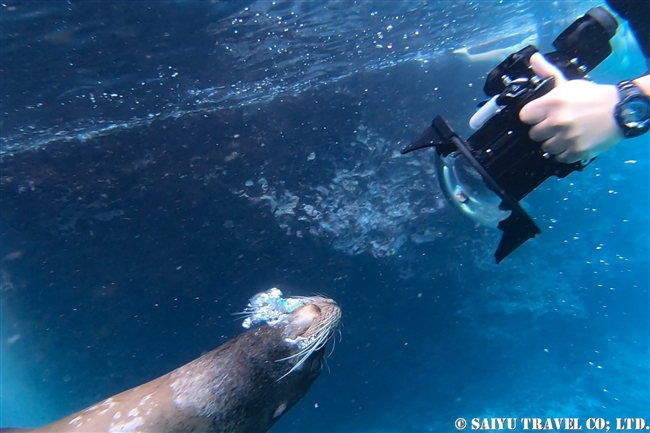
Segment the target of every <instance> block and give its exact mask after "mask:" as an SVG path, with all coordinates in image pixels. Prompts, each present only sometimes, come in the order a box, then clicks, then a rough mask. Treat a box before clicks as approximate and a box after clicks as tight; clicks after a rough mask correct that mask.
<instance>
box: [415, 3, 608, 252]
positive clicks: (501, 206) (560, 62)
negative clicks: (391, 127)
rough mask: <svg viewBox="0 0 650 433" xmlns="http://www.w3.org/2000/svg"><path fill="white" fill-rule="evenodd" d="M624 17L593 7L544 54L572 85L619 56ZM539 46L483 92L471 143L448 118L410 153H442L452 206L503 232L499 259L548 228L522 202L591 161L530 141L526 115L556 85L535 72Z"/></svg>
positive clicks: (511, 59)
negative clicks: (615, 48)
mask: <svg viewBox="0 0 650 433" xmlns="http://www.w3.org/2000/svg"><path fill="white" fill-rule="evenodd" d="M617 27H618V23H617V21H616V18H614V16H613V15H612V14H611V13H609V12H608V11H607V10H606V9H605V8H603V7H602V6H599V7H595V8H592V9H590V10H589V11H588V12H587V13H586V14H585V15H584V16H582V17H580V18H578V19H577V20H576V21H575V22H573V23H572V24H571V25H570V26H569V27H568V28H566V29H565V30H564V31H563V32H562V33H561V34H560V35H559V36H558V37H557V38H556V39H555V41H553V47H554V48H555V49H556V51H553V52H550V53H546V54H544V56H545V57H546V58H547V59H548V60H549V61H550V62H551V63H553V64H554V65H555V66H556V67H557V68H558V69H559V70H561V71H562V72H563V73H564V75H565V76H566V77H567V79H570V80H571V79H581V78H586V74H587V73H588V72H589V71H591V70H592V69H593V68H595V67H596V66H597V65H598V64H600V63H601V62H602V61H603V60H605V59H606V58H607V56H609V55H610V54H611V52H612V48H611V46H610V43H609V41H610V39H611V38H612V37H613V36H614V34H615V33H616V29H617ZM536 52H538V49H537V48H536V47H534V46H533V45H529V46H527V47H526V48H524V49H522V50H520V51H518V52H516V53H514V54H511V55H510V56H508V57H507V58H506V59H505V60H504V61H503V62H501V64H499V65H498V66H497V67H496V68H494V69H493V70H492V71H491V72H490V73H489V74H488V77H487V80H486V83H485V86H484V87H483V90H484V92H485V94H486V95H487V96H489V97H491V99H490V100H489V101H488V102H487V103H486V104H485V105H483V107H482V108H481V109H479V110H478V111H477V112H476V114H475V115H474V116H473V117H472V118H471V120H470V126H471V127H472V128H473V129H475V130H477V131H476V132H475V133H474V134H473V135H472V136H471V137H469V138H468V139H467V141H464V140H463V139H462V138H460V137H459V136H458V134H457V133H456V132H455V131H454V130H453V129H452V128H451V126H450V125H449V124H448V123H447V122H446V121H445V120H444V119H443V118H442V117H440V116H437V117H436V118H435V119H433V122H432V123H431V126H430V127H429V128H428V129H427V130H426V131H424V132H423V133H422V134H421V135H420V136H419V137H418V138H417V139H416V140H415V141H414V142H412V143H411V144H410V145H409V146H408V147H407V148H406V149H404V150H403V151H402V154H405V153H409V152H412V151H414V150H417V149H422V148H425V147H435V148H436V151H437V158H436V160H437V167H436V168H437V170H436V171H437V173H438V177H439V180H440V185H441V187H442V189H443V191H445V195H446V197H447V199H448V200H449V201H451V202H452V203H454V204H455V205H456V207H458V208H459V209H460V210H461V211H463V212H464V213H465V214H466V215H468V216H470V217H471V218H472V219H474V220H475V221H477V222H479V223H481V224H483V225H486V226H492V227H494V226H496V227H498V228H499V229H501V230H502V231H503V235H502V237H501V241H500V242H499V246H498V247H497V250H496V252H495V253H494V257H495V258H496V262H497V263H500V262H501V261H502V260H503V259H504V258H505V257H506V256H508V254H510V253H512V252H513V251H514V250H515V249H517V248H518V247H519V246H521V245H522V244H523V243H524V242H526V241H527V240H528V239H531V238H533V237H536V236H537V235H539V234H540V233H541V230H540V229H539V227H537V225H536V224H535V222H534V221H533V219H532V218H531V217H530V216H529V215H528V214H527V213H526V212H525V211H524V209H522V207H521V206H520V204H519V201H520V200H522V199H523V198H524V197H526V196H527V195H528V194H529V193H530V192H531V191H533V190H534V189H535V188H537V187H538V186H539V185H540V184H541V183H542V182H544V181H545V180H546V179H548V178H549V177H550V176H557V177H561V178H563V177H565V176H567V175H568V174H570V173H572V172H574V171H576V170H578V171H580V170H582V169H583V168H584V167H586V166H587V165H588V164H589V163H590V162H591V160H589V161H580V162H576V163H573V164H565V163H560V162H558V161H556V160H555V159H554V158H552V157H551V155H549V154H546V153H544V152H543V151H542V150H541V144H540V143H539V142H535V141H533V140H531V139H530V137H529V136H528V131H529V129H530V125H526V124H523V123H522V122H520V121H519V110H521V108H522V107H523V106H524V105H526V104H527V103H528V102H530V101H532V100H533V99H537V98H539V97H540V96H542V95H544V94H546V93H548V92H549V91H550V90H551V89H552V88H553V87H554V85H555V83H554V79H553V78H552V77H551V78H547V79H541V78H540V77H538V76H536V75H535V73H534V72H533V70H532V68H531V67H530V62H529V60H530V56H532V55H533V54H534V53H536Z"/></svg>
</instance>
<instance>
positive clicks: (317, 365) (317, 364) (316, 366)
mask: <svg viewBox="0 0 650 433" xmlns="http://www.w3.org/2000/svg"><path fill="white" fill-rule="evenodd" d="M322 369H323V358H322V357H320V356H318V357H316V358H314V360H313V361H312V362H311V371H313V372H315V373H317V372H319V371H321V370H322Z"/></svg>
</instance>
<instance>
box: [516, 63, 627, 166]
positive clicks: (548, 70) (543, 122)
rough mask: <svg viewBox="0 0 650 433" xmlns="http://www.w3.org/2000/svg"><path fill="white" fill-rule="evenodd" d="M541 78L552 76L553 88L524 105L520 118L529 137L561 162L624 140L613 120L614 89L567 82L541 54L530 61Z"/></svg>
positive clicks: (590, 153)
mask: <svg viewBox="0 0 650 433" xmlns="http://www.w3.org/2000/svg"><path fill="white" fill-rule="evenodd" d="M530 63H531V65H532V67H533V71H535V74H537V75H538V76H539V77H540V78H547V77H550V76H552V77H554V78H555V88H554V89H553V90H551V91H550V92H549V93H547V94H546V95H544V96H542V97H541V98H538V99H536V100H534V101H531V102H529V103H528V104H526V105H525V106H524V107H523V108H522V109H521V111H520V112H519V119H520V120H521V121H522V122H524V123H527V124H530V125H534V126H533V127H532V128H530V133H529V135H530V138H531V139H533V140H535V141H541V142H542V150H543V151H544V152H548V153H550V154H551V155H555V158H556V159H557V160H558V161H560V162H565V163H571V162H576V161H580V160H582V159H589V158H592V157H594V156H596V155H598V154H600V153H602V152H604V151H606V150H607V149H609V148H611V147H613V146H614V145H615V144H617V143H618V142H620V141H622V140H623V138H624V137H623V133H622V132H621V131H620V129H619V127H618V125H617V123H616V120H615V119H614V108H615V106H616V104H618V102H619V96H618V89H617V88H616V86H611V85H603V84H596V83H593V82H591V81H587V80H567V79H566V78H564V75H563V74H562V72H560V70H559V69H557V68H556V67H555V66H554V65H552V64H551V63H549V62H548V61H547V60H546V59H545V58H544V56H543V55H541V54H540V53H535V54H533V55H532V56H531V58H530Z"/></svg>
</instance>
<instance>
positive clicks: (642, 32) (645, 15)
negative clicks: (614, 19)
mask: <svg viewBox="0 0 650 433" xmlns="http://www.w3.org/2000/svg"><path fill="white" fill-rule="evenodd" d="M607 5H608V6H609V7H610V8H611V9H612V10H613V11H614V12H616V13H617V14H618V16H620V17H621V18H623V19H624V20H626V21H627V22H628V23H629V24H630V28H631V29H632V31H633V32H634V36H635V37H636V40H637V42H638V43H639V46H640V47H641V50H642V51H643V55H644V56H645V58H646V59H650V1H648V0H607Z"/></svg>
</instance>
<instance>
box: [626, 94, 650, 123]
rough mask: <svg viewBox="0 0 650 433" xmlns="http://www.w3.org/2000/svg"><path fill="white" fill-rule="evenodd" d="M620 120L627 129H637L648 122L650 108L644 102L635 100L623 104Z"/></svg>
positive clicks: (649, 119)
mask: <svg viewBox="0 0 650 433" xmlns="http://www.w3.org/2000/svg"><path fill="white" fill-rule="evenodd" d="M620 119H621V120H622V121H623V123H624V124H625V126H627V127H628V128H639V127H643V126H645V125H646V124H647V123H648V122H650V106H648V103H647V102H646V101H644V100H640V99H636V100H631V101H628V102H626V103H624V104H623V106H622V107H621V111H620Z"/></svg>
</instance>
